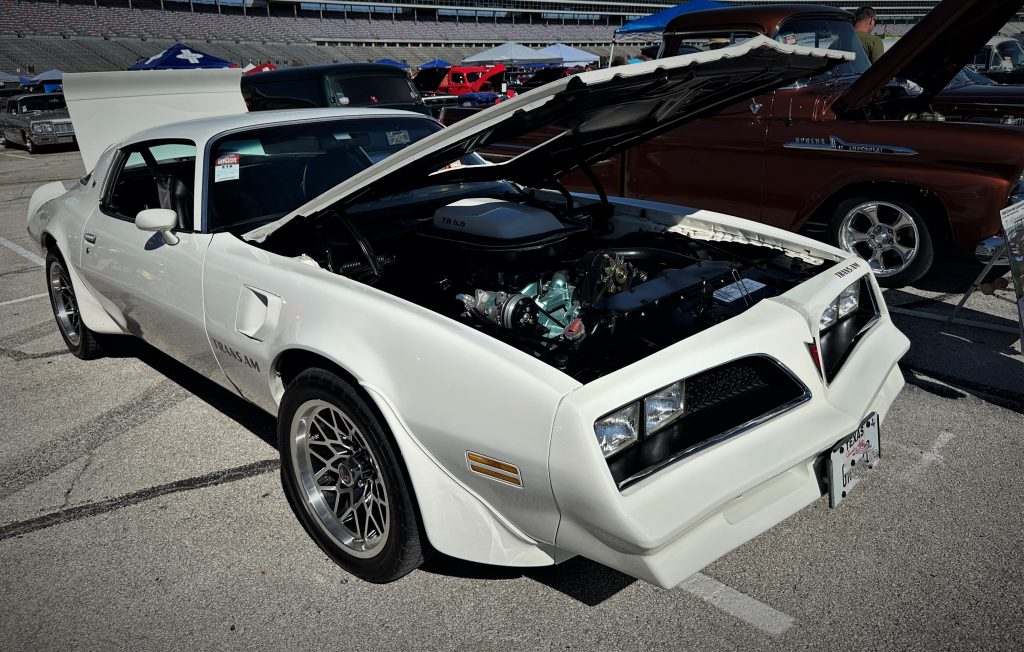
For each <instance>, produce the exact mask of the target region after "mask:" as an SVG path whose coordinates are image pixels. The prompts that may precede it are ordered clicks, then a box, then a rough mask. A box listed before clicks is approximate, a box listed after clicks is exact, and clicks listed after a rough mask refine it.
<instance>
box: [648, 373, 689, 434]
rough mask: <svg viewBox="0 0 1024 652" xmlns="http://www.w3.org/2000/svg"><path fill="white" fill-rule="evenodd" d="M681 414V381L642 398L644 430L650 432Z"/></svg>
mask: <svg viewBox="0 0 1024 652" xmlns="http://www.w3.org/2000/svg"><path fill="white" fill-rule="evenodd" d="M682 415H683V381H681V380H680V381H677V382H674V383H672V384H671V385H669V386H668V387H665V388H664V389H660V390H658V391H657V392H655V393H653V394H651V395H650V396H648V397H647V398H645V399H644V432H645V433H646V434H648V435H649V434H651V433H653V432H655V431H657V430H660V429H661V428H664V427H665V426H667V425H668V424H670V423H672V422H673V421H675V420H676V419H678V418H679V417H681V416H682Z"/></svg>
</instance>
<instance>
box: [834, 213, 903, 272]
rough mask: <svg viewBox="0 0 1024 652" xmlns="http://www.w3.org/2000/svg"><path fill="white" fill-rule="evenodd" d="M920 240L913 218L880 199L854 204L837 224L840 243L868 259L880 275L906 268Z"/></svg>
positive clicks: (846, 248) (844, 247)
mask: <svg viewBox="0 0 1024 652" xmlns="http://www.w3.org/2000/svg"><path fill="white" fill-rule="evenodd" d="M920 242H921V234H920V233H919V232H918V228H917V222H915V220H914V218H913V217H912V216H911V215H910V214H909V213H908V212H907V211H906V210H904V209H903V208H901V207H900V206H897V205H896V204H890V203H888V202H883V201H872V202H865V203H862V204H859V205H857V206H854V207H853V208H852V209H851V210H850V211H849V212H847V213H846V215H845V216H843V219H842V222H841V223H840V226H839V246H840V247H842V248H843V249H844V250H846V251H849V252H850V253H854V254H857V255H859V256H860V257H861V258H864V259H865V260H867V261H868V264H869V265H871V269H872V271H874V273H875V274H876V275H878V276H880V277H886V276H893V275H895V274H899V273H900V272H902V271H904V270H905V269H907V267H909V266H910V265H911V263H913V262H914V258H915V257H916V256H917V252H918V248H919V243H920Z"/></svg>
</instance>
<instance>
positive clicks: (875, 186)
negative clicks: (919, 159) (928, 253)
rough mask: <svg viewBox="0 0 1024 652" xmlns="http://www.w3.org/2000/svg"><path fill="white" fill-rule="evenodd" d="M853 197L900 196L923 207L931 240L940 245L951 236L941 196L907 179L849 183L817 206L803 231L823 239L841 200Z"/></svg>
mask: <svg viewBox="0 0 1024 652" xmlns="http://www.w3.org/2000/svg"><path fill="white" fill-rule="evenodd" d="M853 197H870V198H878V199H882V198H885V197H890V198H899V199H903V200H904V201H907V202H910V203H912V204H913V205H914V206H917V207H920V208H921V214H922V216H923V217H924V219H925V221H926V222H927V223H928V226H929V227H930V231H931V233H932V241H933V242H934V243H935V244H936V245H938V244H939V243H942V242H948V241H949V240H950V239H951V237H952V230H951V227H950V225H949V213H948V211H946V206H945V204H943V203H942V200H941V199H939V197H938V196H937V195H936V194H935V193H933V192H931V191H930V190H928V189H926V188H921V187H920V186H915V185H912V184H906V183H894V182H887V181H864V182H860V183H854V184H850V185H849V186H846V187H844V188H842V189H840V190H837V191H836V192H834V193H833V194H832V195H831V196H830V197H829V198H828V199H826V200H825V201H824V202H822V203H821V205H820V206H818V209H817V210H816V211H814V214H813V215H812V216H811V217H810V218H809V219H808V220H807V221H806V222H805V223H804V225H803V227H801V229H800V233H801V234H803V235H807V236H810V237H812V238H816V239H818V240H824V239H825V236H826V233H827V232H828V226H829V222H830V221H831V219H832V214H833V213H834V212H835V210H836V208H837V207H838V206H839V204H841V203H842V202H844V201H846V200H847V199H852V198H853Z"/></svg>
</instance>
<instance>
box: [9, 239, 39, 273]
mask: <svg viewBox="0 0 1024 652" xmlns="http://www.w3.org/2000/svg"><path fill="white" fill-rule="evenodd" d="M0 245H3V246H5V247H7V248H8V249H10V250H11V251H13V252H14V253H16V254H18V255H19V256H21V257H22V258H26V259H28V260H31V261H32V262H33V263H35V264H36V265H39V266H40V267H42V266H43V265H45V264H46V261H45V260H43V259H42V258H40V257H39V256H37V255H35V254H34V253H32V252H31V251H29V250H28V249H26V248H25V247H22V246H21V245H18V244H14V243H13V242H11V241H10V240H6V239H4V238H0Z"/></svg>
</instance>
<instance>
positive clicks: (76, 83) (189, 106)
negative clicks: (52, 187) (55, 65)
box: [64, 68, 248, 171]
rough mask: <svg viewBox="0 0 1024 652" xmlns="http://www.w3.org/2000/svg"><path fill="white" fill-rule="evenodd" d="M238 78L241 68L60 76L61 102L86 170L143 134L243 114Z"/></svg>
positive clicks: (244, 109)
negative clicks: (109, 150)
mask: <svg viewBox="0 0 1024 652" xmlns="http://www.w3.org/2000/svg"><path fill="white" fill-rule="evenodd" d="M241 78H242V71H241V69H240V68H221V69H206V70H128V71H121V72H82V73H69V74H66V75H64V101H65V102H67V105H68V111H69V112H70V113H71V124H72V125H73V126H74V128H75V138H76V139H77V140H78V148H79V150H80V151H81V153H82V162H83V163H84V164H85V169H86V171H90V170H92V168H93V166H94V165H96V161H97V160H98V159H99V157H100V154H102V153H103V150H105V149H106V148H107V147H110V146H111V145H113V144H115V143H119V142H121V141H122V140H124V139H125V138H127V137H129V136H132V135H134V134H136V133H138V132H140V131H143V130H145V129H152V128H153V127H159V126H162V125H166V124H171V123H174V122H182V121H184V120H195V119H199V118H211V117H216V116H223V115H242V114H244V113H247V112H248V109H246V108H245V101H244V100H243V99H242V90H241V87H240V81H239V80H240V79H241Z"/></svg>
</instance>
